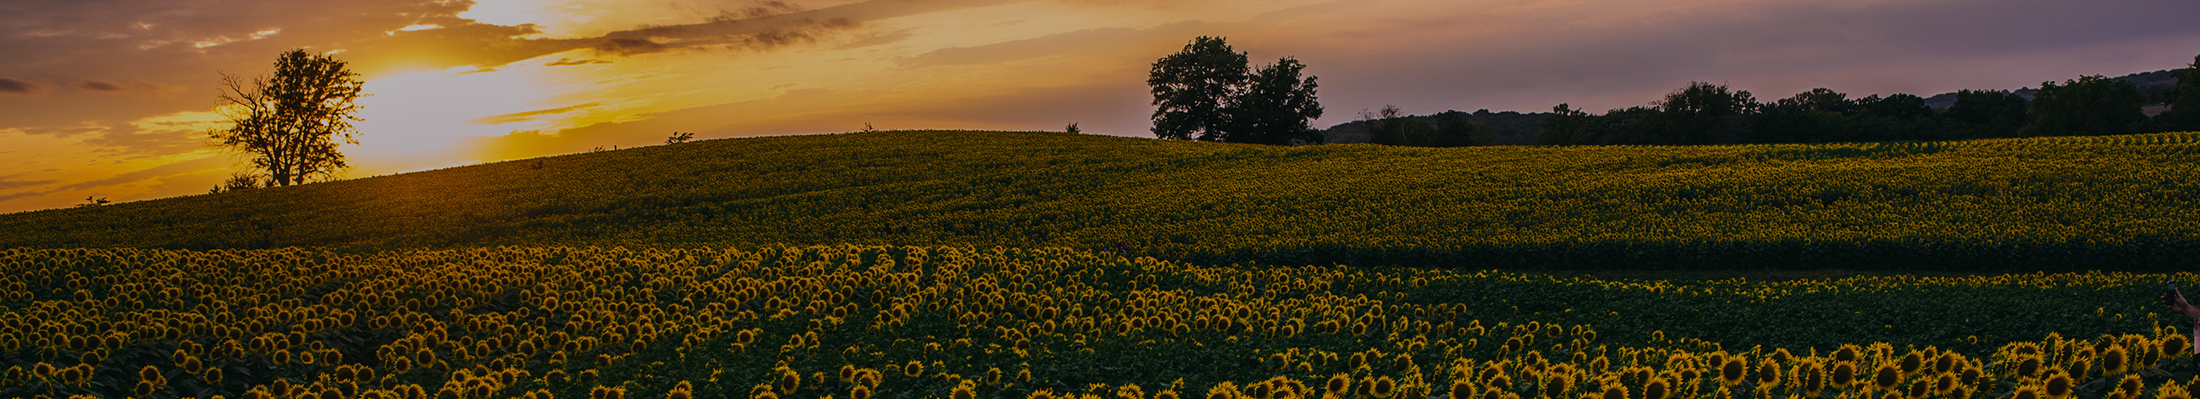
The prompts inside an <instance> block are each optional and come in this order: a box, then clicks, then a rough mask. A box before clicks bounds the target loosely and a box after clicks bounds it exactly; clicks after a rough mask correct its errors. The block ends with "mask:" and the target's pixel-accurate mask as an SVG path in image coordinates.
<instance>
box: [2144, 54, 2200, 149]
mask: <svg viewBox="0 0 2200 399" xmlns="http://www.w3.org/2000/svg"><path fill="white" fill-rule="evenodd" d="M2155 119H2156V121H2157V122H2158V123H2159V126H2160V127H2161V128H2162V129H2163V130H2167V131H2200V55H2196V56H2193V57H2192V65H2190V66H2189V67H2187V68H2185V69H2184V70H2182V71H2178V74H2177V96H2176V97H2172V98H2171V99H2170V103H2169V112H2163V113H2162V114H2161V115H2158V116H2156V117H2155Z"/></svg>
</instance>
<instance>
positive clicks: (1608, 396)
mask: <svg viewBox="0 0 2200 399" xmlns="http://www.w3.org/2000/svg"><path fill="white" fill-rule="evenodd" d="M1596 399H1628V398H1627V388H1626V387H1622V386H1619V385H1618V384H1613V385H1611V386H1606V387H1604V392H1602V393H1600V394H1598V395H1597V396H1596Z"/></svg>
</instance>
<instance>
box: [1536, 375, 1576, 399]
mask: <svg viewBox="0 0 2200 399" xmlns="http://www.w3.org/2000/svg"><path fill="white" fill-rule="evenodd" d="M1572 384H1573V380H1571V379H1567V378H1565V377H1563V376H1553V377H1551V378H1548V379H1545V380H1544V381H1543V392H1542V393H1543V397H1546V398H1551V399H1558V398H1564V397H1565V396H1564V395H1566V391H1567V390H1569V389H1572V386H1571V385H1572Z"/></svg>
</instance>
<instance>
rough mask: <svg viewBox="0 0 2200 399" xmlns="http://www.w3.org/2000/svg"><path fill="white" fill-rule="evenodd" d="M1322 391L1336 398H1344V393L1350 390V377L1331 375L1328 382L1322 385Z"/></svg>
mask: <svg viewBox="0 0 2200 399" xmlns="http://www.w3.org/2000/svg"><path fill="white" fill-rule="evenodd" d="M1322 389H1323V390H1324V391H1326V392H1328V393H1333V394H1337V396H1344V394H1345V391H1347V390H1351V389H1352V376H1349V375H1345V374H1343V373H1338V374H1336V375H1331V376H1329V381H1327V382H1323V383H1322Z"/></svg>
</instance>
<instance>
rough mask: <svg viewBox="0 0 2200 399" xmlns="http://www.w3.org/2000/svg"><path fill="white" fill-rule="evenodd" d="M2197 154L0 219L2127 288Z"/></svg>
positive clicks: (757, 147) (673, 168)
mask: <svg viewBox="0 0 2200 399" xmlns="http://www.w3.org/2000/svg"><path fill="white" fill-rule="evenodd" d="M2196 161H2200V133H2168V134H2148V135H2131V136H2105V137H2056V138H2034V139H1992V140H1970V141H1961V142H1926V143H1860V144H1828V145H1740V146H1685V147H1681V146H1673V147H1658V146H1589V147H1529V146H1507V147H1466V148H1413V147H1393V146H1377V145H1322V146H1301V147H1283V146H1262V145H1241V144H1219V143H1206V142H1188V141H1171V140H1153V139H1139V138H1125V137H1112V136H1096V135H1077V134H1067V133H1052V132H981V131H890V132H870V133H848V134H829V135H809V136H787V137H762V138H742V139H724V140H707V141H699V142H693V143H685V144H673V145H663V146H649V147H640V148H630V149H625V150H615V151H604V152H591V153H582V154H571V155H562V156H554V157H545V158H538V159H529V160H521V161H511V162H499V163H491V164H482V165H472V166H463V167H454V168H448V169H440V170H431V171H424V172H414V173H404V174H397V175H390V176H378V177H370V178H362V179H355V180H343V181H334V182H326V183H314V184H306V185H301V186H293V187H285V188H270V189H253V190H242V191H236V192H227V193H221V194H208V195H193V196H186V197H177V198H166V199H158V200H150V201H139V202H130V203H122V204H114V205H106V206H96V207H85V208H69V209H53V210H44V211H35V212H22V213H13V214H5V215H0V248H6V247H47V248H50V247H61V248H68V247H152V248H182V249H216V248H266V247H290V246H306V247H329V248H336V249H343V250H355V251H375V250H385V249H407V248H449V247H477V246H498V245H572V246H589V245H595V246H606V247H608V246H628V247H694V246H714V247H728V246H754V245H773V244H788V245H812V244H839V243H854V244H869V245H879V244H887V245H956V246H975V247H978V248H989V247H994V246H1000V247H1021V248H1034V247H1048V246H1062V247H1072V248H1082V249H1087V250H1097V251H1107V252H1117V253H1127V254H1132V255H1144V256H1153V257H1157V258H1162V259H1172V260H1184V261H1193V262H1201V263H1209V264H1229V263H1243V262H1259V263H1268V264H1294V265H1306V264H1319V265H1327V264H1349V265H1364V266H1380V265H1418V266H1449V267H1469V268H1490V267H1505V268H1528V269H1582V268H1601V269H1610V268H1654V269H1671V268H1752V269H1826V268H1839V269H1901V268H1914V269H1941V270H1945V269H1966V270H1976V269H1991V270H2008V269H2027V270H2030V269H2133V268H2151V267H2171V266H2177V267H2183V266H2189V265H2190V261H2191V259H2196V258H2200V185H2193V184H2189V182H2190V177H2191V176H2200V162H2196Z"/></svg>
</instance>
